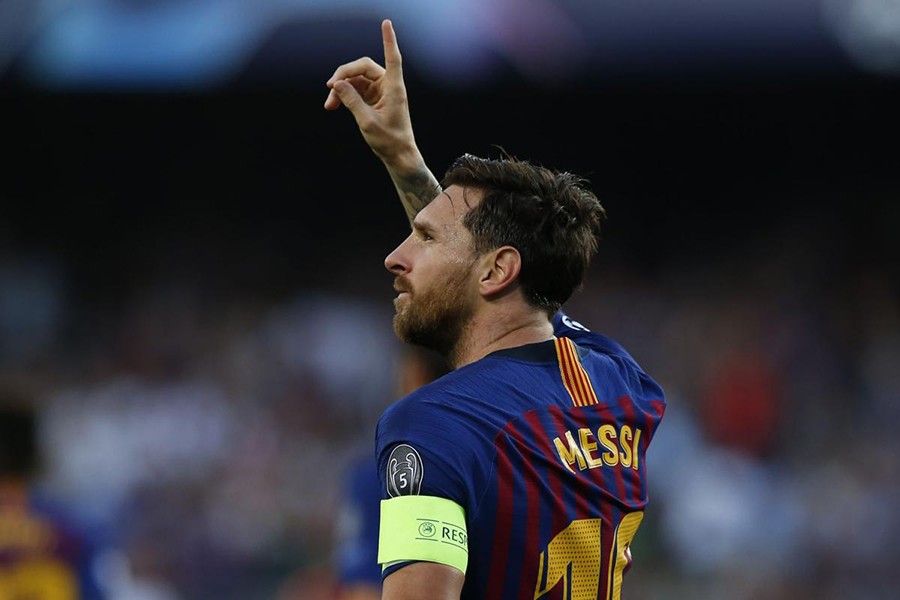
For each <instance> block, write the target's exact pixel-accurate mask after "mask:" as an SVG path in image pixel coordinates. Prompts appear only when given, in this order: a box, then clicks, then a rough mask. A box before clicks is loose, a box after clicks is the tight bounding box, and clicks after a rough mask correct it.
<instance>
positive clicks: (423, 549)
mask: <svg viewBox="0 0 900 600" xmlns="http://www.w3.org/2000/svg"><path fill="white" fill-rule="evenodd" d="M468 538H469V536H468V534H467V533H466V513H465V511H464V510H463V507H462V506H460V505H459V504H457V503H456V502H453V501H452V500H447V499H446V498H438V497H435V496H398V497H396V498H390V499H388V500H382V501H381V529H380V531H379V534H378V563H379V564H381V565H382V569H386V568H387V567H389V566H390V565H392V564H394V563H397V562H404V561H427V562H434V563H440V564H442V565H449V566H451V567H456V568H457V569H459V570H460V571H462V572H463V573H465V572H466V565H467V564H468V562H469V548H468Z"/></svg>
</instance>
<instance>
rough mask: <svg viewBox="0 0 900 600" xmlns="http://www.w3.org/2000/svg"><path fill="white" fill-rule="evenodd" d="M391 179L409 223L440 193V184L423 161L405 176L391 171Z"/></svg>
mask: <svg viewBox="0 0 900 600" xmlns="http://www.w3.org/2000/svg"><path fill="white" fill-rule="evenodd" d="M391 179H393V181H394V187H395V188H397V194H398V195H399V196H400V202H401V203H403V209H404V210H405V211H406V216H407V217H408V218H409V222H410V223H412V220H413V219H414V218H415V216H416V215H417V214H418V212H419V211H420V210H422V209H423V208H425V207H426V206H428V203H429V202H431V201H432V200H434V198H435V196H437V195H438V194H439V193H441V184H440V183H438V180H437V179H436V178H435V176H434V175H432V173H431V171H429V170H428V167H427V166H426V165H425V163H422V165H421V166H420V167H419V169H417V170H416V171H415V172H413V173H411V174H409V175H407V176H405V177H400V176H395V175H394V174H393V173H392V174H391Z"/></svg>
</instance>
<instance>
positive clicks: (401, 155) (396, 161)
mask: <svg viewBox="0 0 900 600" xmlns="http://www.w3.org/2000/svg"><path fill="white" fill-rule="evenodd" d="M381 161H382V162H383V163H384V166H385V167H386V168H387V170H388V172H390V173H391V174H392V175H393V176H395V177H399V178H400V179H405V178H407V177H411V176H413V175H416V174H418V173H419V172H420V171H421V170H422V169H423V168H425V159H424V158H423V157H422V153H421V152H419V149H418V148H417V147H416V143H415V142H412V143H411V144H410V145H409V146H408V147H407V148H406V149H404V150H401V151H399V152H395V153H394V154H393V156H391V157H384V156H383V157H381Z"/></svg>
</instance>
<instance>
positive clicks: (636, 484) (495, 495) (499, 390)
mask: <svg viewBox="0 0 900 600" xmlns="http://www.w3.org/2000/svg"><path fill="white" fill-rule="evenodd" d="M553 323H554V330H555V334H556V338H555V339H553V340H550V341H547V342H542V343H538V344H530V345H526V346H521V347H517V348H509V349H504V350H501V351H498V352H494V353H492V354H490V355H488V356H486V357H484V358H482V359H481V360H479V361H476V362H474V363H472V364H469V365H466V366H464V367H462V368H460V369H457V370H456V371H453V372H452V373H449V374H448V375H445V376H444V377H442V378H441V379H438V380H437V381H435V382H434V383H432V384H430V385H427V386H425V387H423V388H421V389H419V390H417V391H416V392H414V393H412V394H410V395H409V396H406V397H405V398H403V399H402V400H400V401H398V402H397V403H395V404H394V405H393V406H391V407H390V408H389V409H388V410H387V411H386V412H385V413H384V415H383V416H382V418H381V420H380V421H379V424H378V429H377V433H376V456H377V459H378V468H379V476H380V477H381V480H382V481H381V483H382V497H383V498H388V497H389V496H395V495H397V493H398V490H396V489H391V490H389V489H388V486H391V485H393V486H395V487H396V485H397V482H396V481H392V480H391V477H390V476H389V474H388V472H387V469H388V462H389V457H390V455H391V453H392V451H393V450H394V449H395V448H397V446H398V445H401V444H405V445H407V446H411V447H412V448H414V449H415V450H416V452H417V453H418V455H419V460H421V467H420V468H421V473H420V474H419V476H418V477H417V481H416V483H417V488H418V489H415V490H412V491H413V492H414V493H419V494H421V495H427V496H438V497H442V498H448V499H450V500H453V501H454V502H456V503H457V504H459V505H460V506H462V507H463V509H464V510H465V515H466V528H467V532H468V552H469V554H468V567H467V571H466V579H465V586H464V588H463V593H462V597H463V598H466V599H470V598H471V599H474V598H479V599H481V598H490V599H492V600H499V599H507V600H512V599H520V598H533V599H536V598H566V599H568V598H572V599H573V600H581V599H584V598H592V599H593V598H603V599H607V600H613V599H614V600H618V599H619V598H620V595H621V584H622V576H623V574H624V572H625V570H626V569H627V568H628V566H629V565H630V562H631V553H630V549H629V546H630V544H631V541H632V539H633V537H634V534H635V532H636V530H637V528H638V526H639V525H640V522H641V519H642V517H643V511H644V507H645V506H646V504H647V477H646V467H645V464H646V461H645V459H644V458H645V454H646V451H647V446H648V445H649V443H650V440H651V439H652V437H653V434H654V432H655V430H656V428H657V426H658V425H659V422H660V419H661V418H662V415H663V411H664V409H665V400H664V397H663V391H662V388H661V387H660V386H659V385H658V384H657V383H656V382H655V381H653V379H651V378H650V377H649V376H648V375H647V374H646V373H644V372H643V370H642V369H641V368H640V367H639V366H638V364H637V363H636V362H635V360H634V359H633V358H632V357H631V356H630V355H629V354H628V353H627V352H626V351H625V350H624V349H623V348H622V347H621V346H620V345H619V344H617V343H616V342H614V341H613V340H611V339H609V338H607V337H605V336H602V335H599V334H596V333H593V332H591V331H589V330H587V329H585V328H584V327H582V326H581V325H580V324H578V323H575V322H573V321H571V320H569V319H568V317H566V316H565V315H564V314H562V313H559V314H557V315H556V317H555V318H554V320H553ZM407 564H408V563H407ZM403 566H405V565H404V564H400V565H392V566H391V567H390V568H388V569H387V570H385V572H384V576H385V577H386V576H387V575H389V574H390V573H392V572H394V571H395V570H397V569H399V568H403Z"/></svg>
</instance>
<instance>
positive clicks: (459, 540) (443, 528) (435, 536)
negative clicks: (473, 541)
mask: <svg viewBox="0 0 900 600" xmlns="http://www.w3.org/2000/svg"><path fill="white" fill-rule="evenodd" d="M416 521H418V523H419V526H418V535H417V536H416V539H417V540H428V541H433V542H441V543H443V544H449V545H451V546H456V547H457V548H459V549H461V550H466V551H467V552H468V543H469V536H468V534H467V533H466V530H465V529H463V528H461V527H459V526H457V525H454V524H452V523H447V522H445V521H438V520H436V519H416Z"/></svg>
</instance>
